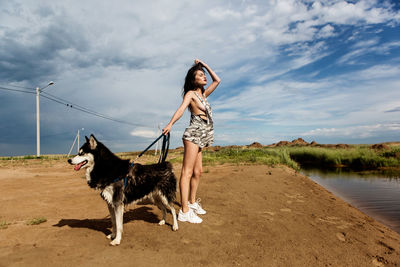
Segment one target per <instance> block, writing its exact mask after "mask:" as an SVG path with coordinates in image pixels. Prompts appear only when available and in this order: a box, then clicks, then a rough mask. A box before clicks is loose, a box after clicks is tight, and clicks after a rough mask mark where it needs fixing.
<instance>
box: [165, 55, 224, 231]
mask: <svg viewBox="0 0 400 267" xmlns="http://www.w3.org/2000/svg"><path fill="white" fill-rule="evenodd" d="M194 63H195V64H194V65H193V66H192V67H191V68H190V69H189V71H188V73H187V75H186V78H185V85H184V86H183V101H182V104H181V105H180V107H179V108H178V110H177V111H176V112H175V114H174V115H173V116H172V119H171V121H170V122H169V123H168V125H167V126H165V127H164V129H163V133H164V134H167V133H168V132H169V131H170V130H171V127H172V125H173V124H174V123H175V122H176V121H177V120H179V119H180V118H181V117H182V115H183V113H184V112H185V109H186V108H188V107H189V110H190V112H191V118H190V125H189V127H188V128H186V130H185V132H184V134H183V137H182V139H183V146H184V156H183V164H182V172H181V178H180V183H179V187H180V195H181V204H182V208H181V209H180V210H179V214H178V220H179V221H183V222H190V223H201V222H202V221H203V220H202V219H201V218H200V217H199V216H197V214H206V211H205V210H204V209H203V208H202V207H201V206H200V204H199V202H200V200H198V201H196V193H197V188H198V186H199V182H200V176H201V173H202V171H203V164H202V155H201V151H202V148H203V147H207V146H210V145H211V144H212V143H213V138H214V130H213V121H212V112H211V107H210V105H209V104H208V102H207V97H208V96H209V95H210V94H211V93H212V92H213V91H214V90H215V88H217V86H218V84H219V83H220V81H221V80H220V78H219V77H218V76H217V74H215V72H214V71H213V70H212V69H211V68H210V67H209V66H208V65H207V64H206V63H204V62H202V61H201V60H198V59H196V60H195V61H194ZM203 67H204V68H205V69H206V70H207V71H208V73H209V74H210V76H211V78H212V80H213V81H212V83H211V84H210V86H208V88H207V89H204V86H206V85H207V78H206V75H205V73H204V70H203ZM189 189H190V190H189ZM189 193H190V195H189Z"/></svg>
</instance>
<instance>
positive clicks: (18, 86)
mask: <svg viewBox="0 0 400 267" xmlns="http://www.w3.org/2000/svg"><path fill="white" fill-rule="evenodd" d="M7 86H11V87H16V88H21V89H28V90H35V89H36V88H30V87H24V86H20V85H12V84H8V85H7Z"/></svg>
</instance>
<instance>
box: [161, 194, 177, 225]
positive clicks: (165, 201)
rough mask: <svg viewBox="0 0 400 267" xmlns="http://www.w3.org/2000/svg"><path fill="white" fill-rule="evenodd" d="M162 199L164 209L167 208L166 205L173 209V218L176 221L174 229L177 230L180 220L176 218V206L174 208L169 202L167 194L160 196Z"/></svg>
mask: <svg viewBox="0 0 400 267" xmlns="http://www.w3.org/2000/svg"><path fill="white" fill-rule="evenodd" d="M160 199H161V201H162V204H163V206H164V209H165V207H167V208H168V209H169V210H170V211H171V214H172V219H173V221H174V224H173V225H172V230H173V231H177V230H178V221H177V220H176V212H175V208H174V206H173V204H172V203H169V202H168V200H167V198H166V197H165V196H160Z"/></svg>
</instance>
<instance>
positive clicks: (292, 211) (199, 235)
mask: <svg viewBox="0 0 400 267" xmlns="http://www.w3.org/2000/svg"><path fill="white" fill-rule="evenodd" d="M174 167H175V173H176V174H177V176H179V171H180V166H179V165H175V166H174ZM0 188H1V194H0V203H1V206H0V222H4V221H5V222H6V223H9V225H7V226H4V223H3V226H2V227H1V228H0V241H1V242H0V266H106V265H110V264H113V266H155V265H166V266H191V265H192V266H201V265H204V266H237V265H241V266H384V265H385V266H400V235H399V234H397V233H396V232H394V231H392V230H390V229H388V228H387V227H385V226H383V225H382V224H380V223H378V222H376V221H375V220H373V219H371V218H370V217H368V216H366V215H364V214H363V213H361V212H360V211H358V210H357V209H355V208H353V207H351V206H350V205H348V204H347V203H345V202H344V201H342V200H341V199H339V198H337V197H336V196H334V195H332V194H331V193H329V192H328V191H326V190H325V189H323V188H322V187H320V186H319V185H317V184H316V183H314V182H313V181H311V180H310V179H308V178H307V177H304V176H302V175H300V174H298V173H296V172H294V171H293V170H291V169H288V168H286V167H274V168H272V167H267V166H254V165H252V166H249V165H247V166H236V165H229V166H227V165H222V166H209V167H205V169H204V174H203V179H202V182H201V185H200V189H199V197H201V198H202V204H203V207H204V208H205V209H206V210H207V211H208V214H206V215H203V216H202V218H203V219H204V222H203V223H202V224H200V225H193V224H189V223H180V224H179V227H180V228H179V230H178V231H177V232H173V231H172V230H171V227H170V224H171V222H172V220H171V215H170V214H168V216H167V223H168V224H169V225H164V226H159V225H158V224H157V222H158V220H159V218H160V216H161V212H160V211H159V210H158V209H157V208H155V207H154V206H152V205H131V206H128V207H127V208H126V212H125V216H124V234H123V238H122V243H121V245H120V246H118V247H112V246H110V245H109V240H107V239H106V235H107V234H109V233H110V227H111V222H110V218H109V216H108V210H107V207H106V205H105V203H104V201H103V200H102V199H101V198H100V197H99V192H96V191H94V190H92V189H90V188H89V187H88V186H87V185H86V182H85V180H84V172H83V171H80V172H74V171H73V169H72V168H71V166H69V165H68V164H67V163H66V162H65V160H62V161H61V160H51V161H49V160H48V161H43V162H42V161H40V160H29V161H25V162H22V161H14V162H12V163H11V162H10V163H7V164H4V163H1V166H0ZM176 208H177V209H178V208H179V207H178V206H176ZM35 217H45V218H46V219H47V221H46V222H44V223H42V224H39V225H27V224H26V221H29V220H31V219H32V218H35Z"/></svg>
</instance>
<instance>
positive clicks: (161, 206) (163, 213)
mask: <svg viewBox="0 0 400 267" xmlns="http://www.w3.org/2000/svg"><path fill="white" fill-rule="evenodd" d="M154 202H155V204H156V205H157V207H158V208H159V209H160V210H161V212H162V219H161V221H160V222H159V223H158V224H159V225H164V224H165V217H166V214H167V209H166V208H165V206H164V204H163V203H162V202H161V200H160V198H157V200H155V201H154Z"/></svg>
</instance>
